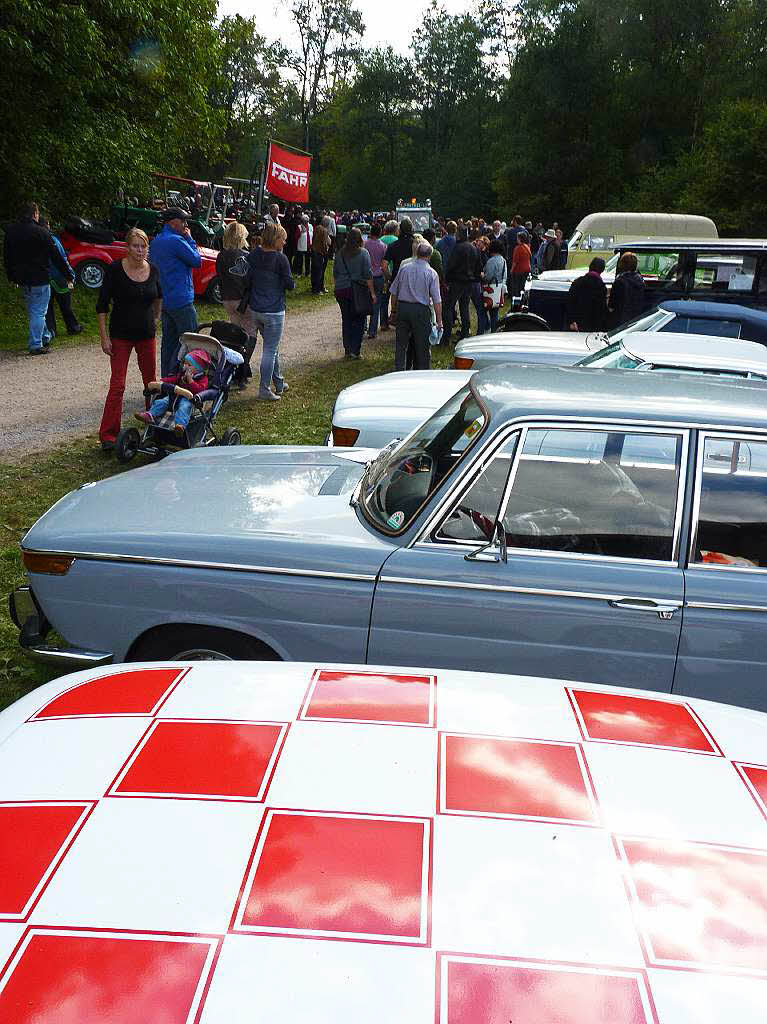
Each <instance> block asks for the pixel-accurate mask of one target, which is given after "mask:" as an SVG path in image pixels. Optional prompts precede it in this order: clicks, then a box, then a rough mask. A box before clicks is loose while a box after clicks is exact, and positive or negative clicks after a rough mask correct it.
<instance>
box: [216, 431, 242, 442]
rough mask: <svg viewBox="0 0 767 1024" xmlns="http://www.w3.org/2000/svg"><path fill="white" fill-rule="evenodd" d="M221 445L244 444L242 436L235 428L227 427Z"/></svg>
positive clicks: (220, 439)
mask: <svg viewBox="0 0 767 1024" xmlns="http://www.w3.org/2000/svg"><path fill="white" fill-rule="evenodd" d="M218 443H219V444H223V445H228V444H242V434H241V433H240V432H239V430H235V428H234V427H227V428H226V430H225V431H224V432H223V434H222V435H221V437H220V438H219V442H218Z"/></svg>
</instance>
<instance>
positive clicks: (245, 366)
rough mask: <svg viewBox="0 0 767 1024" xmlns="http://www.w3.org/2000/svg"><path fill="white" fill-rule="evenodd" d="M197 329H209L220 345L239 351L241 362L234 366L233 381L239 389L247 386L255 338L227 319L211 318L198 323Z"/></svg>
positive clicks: (203, 330) (250, 373)
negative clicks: (211, 319) (207, 322)
mask: <svg viewBox="0 0 767 1024" xmlns="http://www.w3.org/2000/svg"><path fill="white" fill-rule="evenodd" d="M199 329H200V331H202V332H203V333H205V332H206V330H208V329H209V330H210V333H211V334H212V336H213V337H214V338H217V339H218V341H220V342H221V344H222V345H224V346H226V347H227V348H233V349H234V351H235V352H239V353H240V355H241V356H242V358H243V362H242V363H241V364H240V365H239V366H237V367H235V371H234V383H235V384H237V385H238V387H239V388H241V389H242V388H245V387H247V386H248V381H249V379H250V378H251V377H252V376H253V373H252V372H251V369H250V360H251V356H252V355H253V350H254V349H255V347H256V338H255V337H253V336H249V335H248V333H247V331H245V330H243V328H242V327H239V326H238V325H237V324H231V323H229V321H228V320H213V321H212V323H209V324H200V328H199Z"/></svg>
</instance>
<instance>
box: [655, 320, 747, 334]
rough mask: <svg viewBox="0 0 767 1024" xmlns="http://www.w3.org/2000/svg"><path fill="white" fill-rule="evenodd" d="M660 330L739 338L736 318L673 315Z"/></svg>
mask: <svg viewBox="0 0 767 1024" xmlns="http://www.w3.org/2000/svg"><path fill="white" fill-rule="evenodd" d="M661 331H671V332H672V333H674V334H712V335H715V336H716V337H717V338H739V337H740V323H739V322H738V321H737V320H708V319H706V318H704V317H699V316H675V317H674V319H673V320H670V321H669V322H668V323H667V324H664V326H663V327H661Z"/></svg>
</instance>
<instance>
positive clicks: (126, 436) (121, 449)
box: [115, 427, 141, 462]
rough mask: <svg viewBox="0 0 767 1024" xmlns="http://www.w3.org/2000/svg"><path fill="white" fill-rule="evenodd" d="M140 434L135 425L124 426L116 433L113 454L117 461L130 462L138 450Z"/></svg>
mask: <svg viewBox="0 0 767 1024" xmlns="http://www.w3.org/2000/svg"><path fill="white" fill-rule="evenodd" d="M140 444H141V435H140V434H139V432H138V430H136V428H135V427H126V428H125V430H121V431H120V433H119V434H118V435H117V440H116V441H115V456H116V457H117V461H118V462H130V461H131V459H132V458H134V457H135V455H136V452H138V449H139V445H140Z"/></svg>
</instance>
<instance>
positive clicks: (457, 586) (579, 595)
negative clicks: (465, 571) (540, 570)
mask: <svg viewBox="0 0 767 1024" xmlns="http://www.w3.org/2000/svg"><path fill="white" fill-rule="evenodd" d="M380 582H381V583H401V584H404V585H407V586H416V587H420V586H424V587H447V588H450V589H451V590H489V591H493V592H497V593H503V594H530V595H532V596H534V597H572V598H576V599H579V600H584V601H608V602H609V601H626V600H635V601H657V602H658V604H663V605H664V606H665V605H673V607H674V608H681V607H682V606H683V603H682V602H681V601H674V600H669V599H668V598H667V597H647V595H646V594H642V595H634V596H631V595H628V594H610V593H604V594H600V593H598V592H597V591H591V590H557V589H554V588H549V587H516V586H513V585H511V584H509V585H504V584H502V583H469V582H463V581H456V580H429V579H417V578H415V577H407V576H381V578H380Z"/></svg>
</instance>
